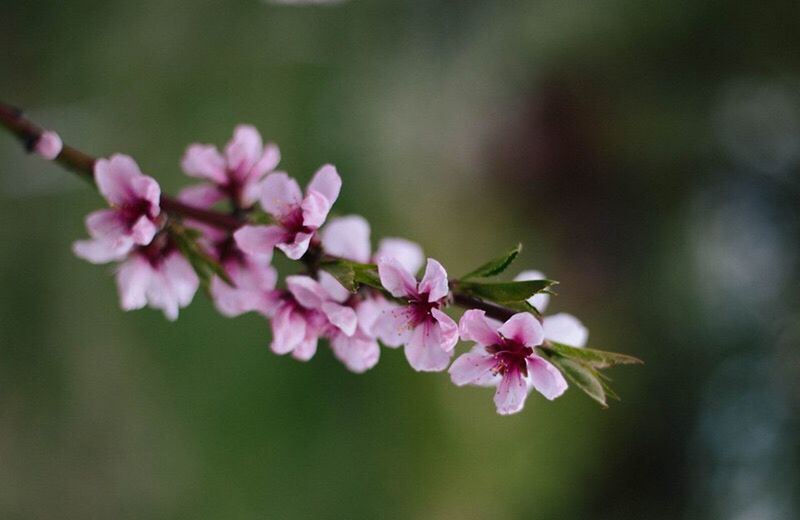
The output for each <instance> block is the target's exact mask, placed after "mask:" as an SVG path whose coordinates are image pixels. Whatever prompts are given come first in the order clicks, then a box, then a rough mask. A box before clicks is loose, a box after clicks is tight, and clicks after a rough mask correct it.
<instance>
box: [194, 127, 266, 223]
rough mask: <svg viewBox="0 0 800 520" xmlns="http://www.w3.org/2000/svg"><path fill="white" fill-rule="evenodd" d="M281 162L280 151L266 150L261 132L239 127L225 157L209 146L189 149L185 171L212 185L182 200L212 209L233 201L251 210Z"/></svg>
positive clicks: (199, 189)
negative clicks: (267, 177) (263, 184)
mask: <svg viewBox="0 0 800 520" xmlns="http://www.w3.org/2000/svg"><path fill="white" fill-rule="evenodd" d="M280 159H281V154H280V151H279V150H278V147H277V146H276V145H275V144H272V143H269V144H267V145H266V146H264V145H263V143H262V140H261V135H260V134H259V133H258V130H256V129H255V128H254V127H252V126H250V125H239V126H237V127H236V129H235V130H234V132H233V137H232V138H231V140H230V141H228V144H227V145H226V146H225V152H224V154H221V153H220V152H219V150H217V147H216V146H213V145H210V144H192V145H189V147H188V148H186V152H185V153H184V154H183V159H182V160H181V167H182V168H183V171H184V172H186V174H187V175H191V176H192V177H199V178H201V179H206V180H208V181H210V182H208V183H204V184H198V185H196V186H191V187H189V188H186V189H185V190H183V192H182V194H181V199H182V200H183V201H184V202H186V203H187V204H192V205H195V206H199V207H209V206H213V205H214V204H215V203H217V202H219V201H220V200H222V199H223V198H225V197H230V198H231V200H232V201H233V202H234V204H235V205H236V207H239V208H249V207H250V206H252V205H253V204H255V202H256V201H257V200H258V197H259V194H260V183H261V180H262V179H263V177H264V176H265V175H266V174H267V173H269V172H271V171H273V170H274V169H275V167H276V166H277V165H278V162H279V161H280Z"/></svg>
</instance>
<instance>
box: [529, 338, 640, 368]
mask: <svg viewBox="0 0 800 520" xmlns="http://www.w3.org/2000/svg"><path fill="white" fill-rule="evenodd" d="M543 348H547V349H550V350H552V351H554V352H556V353H558V354H559V355H561V356H563V357H566V358H569V359H575V360H578V361H581V362H583V363H586V364H588V365H590V366H592V367H594V368H608V367H611V366H614V365H640V364H643V363H644V361H642V360H641V359H639V358H636V357H633V356H628V355H626V354H617V353H616V352H605V351H603V350H594V349H590V348H577V347H571V346H569V345H564V344H563V343H557V342H555V341H547V342H546V343H545V344H544V346H543Z"/></svg>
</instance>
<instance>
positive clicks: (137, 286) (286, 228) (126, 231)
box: [35, 125, 588, 414]
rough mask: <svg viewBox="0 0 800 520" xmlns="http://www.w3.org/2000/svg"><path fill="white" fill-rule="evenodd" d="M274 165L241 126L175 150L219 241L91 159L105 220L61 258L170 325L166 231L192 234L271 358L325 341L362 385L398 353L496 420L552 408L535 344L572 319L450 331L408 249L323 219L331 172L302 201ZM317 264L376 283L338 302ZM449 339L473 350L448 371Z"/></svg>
mask: <svg viewBox="0 0 800 520" xmlns="http://www.w3.org/2000/svg"><path fill="white" fill-rule="evenodd" d="M51 134H52V133H47V137H45V135H43V136H42V139H41V141H42V142H41V146H37V147H36V148H35V150H36V151H37V152H39V153H40V155H42V156H44V157H47V158H49V159H53V158H54V157H56V156H57V155H58V153H59V151H60V149H61V142H60V139H58V137H57V136H55V135H54V134H52V135H51ZM279 162H280V152H279V150H278V147H277V146H275V145H274V144H266V145H265V144H264V143H263V141H262V139H261V136H260V135H259V133H258V131H257V130H256V129H255V128H253V127H251V126H246V125H241V126H238V127H237V128H236V129H235V131H234V134H233V137H232V139H231V140H230V142H229V143H228V144H227V146H226V147H225V149H224V150H222V151H220V150H218V149H217V148H216V147H215V146H213V145H203V144H193V145H191V146H189V147H188V148H187V150H186V152H185V154H184V156H183V159H182V161H181V166H182V168H183V170H184V172H185V173H186V174H187V175H189V176H192V177H196V178H201V179H202V180H203V183H201V184H197V185H194V186H191V187H188V188H186V189H184V190H183V191H182V192H181V193H180V195H179V197H178V200H179V201H180V202H181V203H182V204H186V205H188V206H191V207H193V208H198V209H201V210H208V209H211V208H212V207H214V206H216V205H218V204H220V203H223V202H224V203H226V204H228V205H229V207H230V211H231V213H230V214H231V215H233V216H236V218H238V219H240V221H241V223H242V224H241V226H239V227H237V228H235V229H225V228H221V227H214V226H211V225H209V224H208V223H205V222H202V221H199V220H193V219H192V218H191V217H185V218H179V217H177V216H174V215H172V214H171V213H170V214H168V212H167V211H163V210H162V207H161V204H160V203H161V190H160V188H159V185H158V183H157V182H156V181H155V179H153V178H151V177H149V176H146V175H144V174H143V173H142V172H141V171H140V169H139V167H138V165H137V164H136V162H135V161H134V160H133V159H132V158H130V157H128V156H125V155H113V156H111V157H110V158H108V159H99V160H97V161H96V162H95V163H94V179H95V182H96V184H97V187H98V189H99V191H100V193H101V194H102V196H103V197H104V198H105V199H106V201H107V202H108V203H109V205H110V208H108V209H102V210H99V211H95V212H93V213H91V214H90V215H89V216H88V217H87V218H86V229H87V231H88V233H89V236H90V239H89V240H82V241H78V242H76V243H75V244H74V248H73V249H74V252H75V254H76V255H78V256H79V257H81V258H83V259H85V260H88V261H89V262H92V263H96V264H103V263H108V262H115V263H117V264H118V266H117V268H116V280H117V285H118V289H119V295H120V304H121V306H122V308H123V309H125V310H132V309H139V308H142V307H145V306H150V307H153V308H156V309H160V310H162V311H163V313H164V314H165V316H166V317H167V318H168V319H170V320H175V319H177V317H178V313H179V309H180V308H182V307H185V306H187V305H189V303H190V302H191V301H192V299H193V297H194V295H195V293H196V292H197V290H198V288H199V287H200V285H201V277H199V276H198V272H197V269H196V266H193V262H192V258H189V257H187V256H188V255H187V253H186V251H185V250H184V249H182V248H181V247H180V243H179V241H178V240H177V238H176V234H175V233H176V232H175V230H176V229H181V230H183V231H184V232H185V231H186V230H191V231H192V233H193V234H192V236H193V237H195V238H193V240H194V243H195V245H196V247H197V250H198V251H199V252H200V254H202V255H203V258H207V259H210V260H211V261H213V262H214V264H215V265H216V266H217V267H218V269H219V270H218V271H215V273H213V274H212V275H211V276H210V277H209V279H208V280H206V281H207V282H208V287H207V288H208V292H209V294H210V295H211V297H212V298H213V301H214V304H215V306H216V308H217V309H218V310H219V312H220V313H221V314H223V315H224V316H228V317H233V316H237V315H240V314H243V313H248V312H255V313H258V314H261V315H263V316H264V317H265V318H267V319H269V321H270V323H271V327H272V344H271V349H272V351H273V352H275V353H276V354H290V355H291V356H292V357H294V358H296V359H298V360H301V361H307V360H309V359H311V358H312V357H313V356H314V355H315V353H316V351H317V348H318V344H319V340H320V339H323V338H324V339H326V340H327V342H328V344H329V345H330V347H331V349H332V351H333V354H334V355H335V356H336V358H337V359H339V360H340V361H341V362H342V363H343V364H344V365H345V366H346V367H347V368H348V369H349V370H351V371H353V372H358V373H361V372H364V371H366V370H369V369H371V368H372V367H374V366H375V365H376V364H377V363H378V361H379V359H380V355H381V344H383V345H384V346H385V347H389V348H397V347H401V346H402V347H403V348H404V353H405V357H406V359H407V360H408V363H409V365H410V366H411V367H412V368H413V369H414V370H417V371H424V372H440V371H445V370H448V372H449V375H450V378H451V379H452V381H453V383H455V384H456V385H466V384H471V385H479V386H491V387H496V392H495V405H496V407H497V411H498V413H500V414H513V413H516V412H518V411H520V410H521V409H522V408H523V406H524V403H525V399H526V397H527V396H528V394H529V393H530V392H531V390H536V391H537V392H539V393H540V394H541V395H543V396H544V397H545V398H547V399H551V400H552V399H555V398H556V397H559V396H560V395H561V394H563V393H564V391H565V390H566V388H567V382H566V380H565V378H564V376H563V375H562V372H561V371H560V370H559V369H558V368H557V367H556V366H554V365H553V364H551V362H550V361H548V360H547V359H546V358H545V357H543V356H542V355H540V353H539V352H538V351H537V348H536V347H539V346H541V345H543V344H544V343H545V342H546V341H554V342H558V343H563V344H566V345H571V346H572V347H578V348H581V347H583V346H584V345H585V343H586V340H587V336H588V333H587V330H586V328H585V327H583V325H582V324H581V323H580V322H579V321H578V320H577V319H576V318H574V317H573V316H571V315H568V314H555V315H552V316H544V317H541V316H539V317H536V316H535V315H534V314H533V313H532V312H525V311H523V312H518V313H516V314H513V315H511V316H510V317H509V318H508V319H507V320H505V321H504V322H503V321H499V320H496V319H493V318H491V317H489V316H488V315H487V314H486V312H484V310H480V309H469V310H467V311H466V312H465V313H464V314H463V316H461V318H460V322H458V323H457V322H456V320H454V319H453V318H452V317H451V316H450V315H449V314H448V313H447V312H446V309H448V307H450V306H451V305H452V304H453V292H452V291H453V286H452V283H451V282H452V281H449V280H448V274H447V271H446V270H445V268H444V267H443V266H442V264H441V263H439V262H438V261H437V260H435V259H433V258H426V257H425V255H424V254H423V251H422V248H421V247H420V246H419V245H417V244H415V243H413V242H410V241H408V240H405V239H402V238H384V239H382V240H380V241H379V242H378V244H377V248H376V249H375V250H374V251H373V249H372V244H371V243H370V227H369V224H368V222H367V221H366V220H365V219H364V218H362V217H360V216H356V215H350V216H343V217H337V218H331V219H328V216H329V213H330V211H331V208H332V207H333V205H334V203H335V202H336V199H337V198H338V196H339V192H340V189H341V186H342V181H341V178H340V177H339V174H338V172H337V171H336V168H334V167H333V166H331V165H325V166H322V167H321V168H320V169H319V170H318V171H317V172H316V173H315V174H314V176H313V178H312V179H311V181H310V182H309V184H308V186H307V188H306V190H305V192H303V191H302V190H301V188H300V186H299V185H298V183H297V181H295V180H294V179H293V178H291V177H290V176H288V175H287V174H286V173H284V172H281V171H276V168H277V167H278V164H279ZM259 211H263V212H264V213H265V214H266V216H268V217H269V223H268V224H256V223H255V222H256V221H258V222H261V221H263V219H251V218H249V217H250V216H252V215H254V214H256V212H259ZM176 217H177V220H176ZM276 248H277V249H278V250H280V251H281V252H282V254H284V255H285V256H286V257H287V258H289V259H291V260H298V261H300V264H301V265H302V266H303V267H304V270H303V271H302V272H301V273H300V274H294V275H290V276H287V277H285V280H284V282H283V283H282V284H281V285H280V286H279V285H278V274H277V272H276V270H275V268H274V267H273V266H272V258H273V254H274V253H275V249H276ZM320 259H333V260H334V261H348V262H353V263H354V264H355V265H361V266H364V265H370V266H372V265H374V266H375V268H376V272H377V277H376V278H377V280H376V281H375V283H374V284H373V285H362V286H360V287H359V288H357V290H351V289H352V288H347V287H345V286H344V285H343V282H342V281H341V280H340V279H338V278H337V277H336V276H334V275H333V274H332V273H331V272H329V271H328V270H326V269H325V266H324V265H321V261H320ZM423 268H424V269H423ZM420 271H422V276H421V278H419V279H418V278H417V273H418V272H420ZM516 279H517V280H542V279H544V275H543V274H542V273H539V272H536V271H526V272H523V273H520V274H519V275H518V276H517V278H516ZM548 298H549V296H548V295H547V294H536V295H534V296H532V297H531V298H530V300H528V304H529V305H530V306H531V308H535V309H538V311H544V310H545V308H546V307H547V304H548ZM459 339H460V340H463V341H466V342H471V343H474V345H473V346H472V347H471V349H470V350H469V351H468V352H466V353H464V354H461V355H460V356H458V357H457V358H456V359H455V360H453V358H454V356H455V351H456V345H457V343H458V341H459Z"/></svg>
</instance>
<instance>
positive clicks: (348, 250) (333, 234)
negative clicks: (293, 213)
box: [321, 215, 371, 263]
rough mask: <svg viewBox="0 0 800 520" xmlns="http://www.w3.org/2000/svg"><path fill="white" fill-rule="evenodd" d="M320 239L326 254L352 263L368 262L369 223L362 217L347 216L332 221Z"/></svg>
mask: <svg viewBox="0 0 800 520" xmlns="http://www.w3.org/2000/svg"><path fill="white" fill-rule="evenodd" d="M321 237H322V248H323V249H324V250H325V252H326V253H328V254H331V255H334V256H339V257H342V258H346V259H348V260H353V261H354V262H361V263H367V262H369V257H370V250H371V248H370V243H369V223H368V222H367V221H366V219H365V218H364V217H361V216H359V215H349V216H346V217H339V218H335V219H332V220H331V221H330V222H329V223H328V225H327V226H325V229H323V230H322V234H321Z"/></svg>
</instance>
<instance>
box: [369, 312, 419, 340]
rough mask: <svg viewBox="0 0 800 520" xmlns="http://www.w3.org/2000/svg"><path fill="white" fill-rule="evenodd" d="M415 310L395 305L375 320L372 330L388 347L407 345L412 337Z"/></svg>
mask: <svg viewBox="0 0 800 520" xmlns="http://www.w3.org/2000/svg"><path fill="white" fill-rule="evenodd" d="M412 317H413V311H412V310H411V309H409V308H408V307H400V306H393V307H391V308H389V309H386V310H384V311H383V313H382V314H381V316H380V317H379V318H378V319H377V320H375V324H374V325H373V327H372V332H373V334H375V335H376V336H377V337H378V338H380V340H381V341H382V342H383V344H384V345H386V346H387V347H399V346H400V345H405V344H406V343H408V341H409V340H410V339H411V334H412V333H413V330H414V329H413V327H412V325H411V323H412V321H411V320H412Z"/></svg>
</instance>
